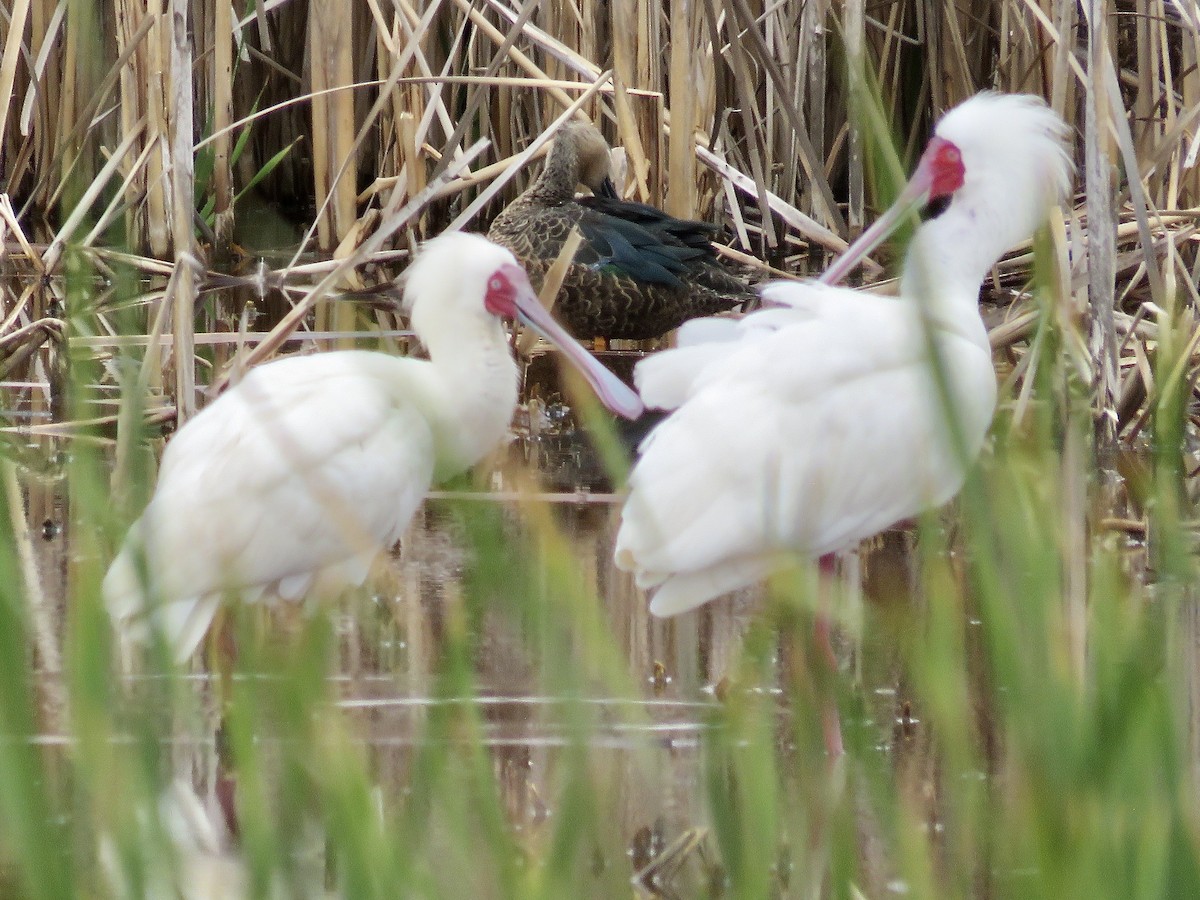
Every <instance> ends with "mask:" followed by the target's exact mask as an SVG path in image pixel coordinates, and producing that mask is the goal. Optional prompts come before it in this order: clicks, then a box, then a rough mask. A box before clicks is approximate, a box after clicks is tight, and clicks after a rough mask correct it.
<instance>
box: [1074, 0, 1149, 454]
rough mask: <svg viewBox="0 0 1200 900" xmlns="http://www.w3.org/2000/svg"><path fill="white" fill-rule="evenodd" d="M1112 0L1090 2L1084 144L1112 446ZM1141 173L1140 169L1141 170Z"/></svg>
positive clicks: (1092, 275)
mask: <svg viewBox="0 0 1200 900" xmlns="http://www.w3.org/2000/svg"><path fill="white" fill-rule="evenodd" d="M1109 15H1110V7H1109V4H1108V2H1107V0H1088V2H1087V3H1086V4H1085V5H1084V19H1085V21H1086V24H1087V34H1088V82H1087V88H1088V90H1087V111H1086V125H1085V130H1084V144H1085V148H1086V156H1087V172H1086V178H1087V196H1088V202H1087V208H1088V234H1089V239H1088V293H1089V296H1090V305H1091V314H1092V322H1091V331H1090V346H1091V352H1092V361H1093V365H1094V366H1095V376H1094V389H1095V391H1096V395H1097V396H1096V406H1097V409H1098V410H1099V416H1098V422H1097V425H1098V436H1099V438H1100V440H1101V441H1103V442H1104V444H1105V445H1106V446H1109V445H1111V444H1112V443H1113V442H1115V440H1116V436H1117V433H1116V427H1117V415H1116V401H1117V391H1118V389H1119V385H1118V382H1117V359H1116V347H1117V340H1116V330H1115V326H1114V324H1113V300H1114V283H1115V281H1116V255H1115V247H1114V237H1113V236H1114V234H1115V232H1116V226H1117V221H1116V214H1115V211H1114V210H1113V205H1112V195H1113V169H1112V163H1111V162H1110V160H1111V154H1110V151H1109V147H1108V144H1109V127H1108V126H1109V121H1110V120H1109V116H1110V110H1111V107H1110V104H1109V97H1108V90H1107V80H1106V78H1105V73H1107V71H1108V61H1109V56H1108V28H1107V20H1108V16H1109ZM1135 171H1136V169H1135Z"/></svg>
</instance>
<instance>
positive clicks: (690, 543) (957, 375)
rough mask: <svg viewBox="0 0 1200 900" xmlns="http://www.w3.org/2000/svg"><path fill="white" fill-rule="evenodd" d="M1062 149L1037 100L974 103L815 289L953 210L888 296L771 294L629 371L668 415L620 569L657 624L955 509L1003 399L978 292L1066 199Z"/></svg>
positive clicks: (639, 474)
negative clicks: (791, 564) (913, 212)
mask: <svg viewBox="0 0 1200 900" xmlns="http://www.w3.org/2000/svg"><path fill="white" fill-rule="evenodd" d="M1065 134H1066V126H1065V125H1064V124H1063V122H1062V121H1061V119H1059V117H1058V116H1057V115H1055V114H1054V113H1053V112H1051V111H1050V110H1049V109H1048V108H1047V107H1046V106H1045V104H1043V103H1042V102H1041V101H1040V100H1038V99H1036V98H1033V97H1025V96H1010V95H999V94H981V95H979V96H977V97H974V98H972V99H971V100H968V101H967V102H965V103H963V104H962V105H960V106H958V107H956V108H955V109H954V110H952V111H950V112H949V113H947V114H946V116H945V117H944V118H943V119H942V120H941V122H939V124H938V126H937V128H936V132H935V138H934V139H933V140H932V141H931V142H930V145H929V148H928V149H927V150H926V152H925V154H924V155H923V157H922V160H921V163H920V165H919V166H918V169H917V172H916V173H915V174H914V176H913V179H912V180H911V181H910V182H909V185H908V187H907V188H906V189H905V191H904V193H903V194H902V196H901V200H900V201H898V203H897V206H896V207H894V208H893V210H892V211H889V213H888V214H886V215H885V216H884V217H882V218H881V219H880V221H879V222H878V223H877V224H876V226H875V227H873V228H872V229H870V230H869V231H868V232H867V233H866V234H864V235H863V238H862V239H860V241H859V242H857V243H856V244H855V246H854V247H852V248H851V249H850V250H849V251H847V254H846V257H845V258H844V259H843V260H842V261H839V263H838V264H836V265H835V266H834V267H833V268H831V270H830V272H828V273H826V279H823V281H824V280H830V281H832V280H837V279H840V278H841V277H842V276H843V275H844V274H845V272H846V271H847V270H848V268H849V266H850V265H852V264H853V263H854V262H855V261H856V260H857V259H860V258H861V257H862V256H863V255H865V254H866V253H868V252H870V250H871V249H872V248H873V247H874V246H876V245H877V244H878V243H879V242H880V240H882V238H883V237H884V236H886V234H887V233H888V232H889V231H891V230H893V229H894V228H895V226H896V224H898V222H899V221H900V220H901V217H902V215H903V213H904V212H905V211H907V210H908V209H911V207H912V206H913V205H915V204H918V203H924V202H926V201H927V200H928V199H930V198H931V197H939V196H949V198H950V204H949V206H948V207H947V208H946V210H945V211H944V212H943V213H942V214H941V215H940V216H939V217H937V218H935V219H933V220H931V221H929V222H927V223H926V224H924V225H923V226H922V227H921V228H920V229H919V230H918V231H917V234H916V235H915V237H914V239H913V242H912V245H911V247H910V249H909V252H908V255H907V257H906V261H905V267H904V273H903V276H902V278H901V282H900V296H899V297H883V296H877V295H872V294H865V293H860V292H856V291H852V290H849V289H845V288H835V287H832V286H830V285H829V284H824V283H783V282H781V283H776V284H772V285H769V286H767V287H766V288H765V289H764V290H763V292H762V293H763V297H764V299H765V300H767V301H769V302H772V303H775V304H778V306H777V307H775V308H771V309H766V310H764V311H762V312H758V313H754V314H752V315H749V316H746V317H745V318H744V319H742V320H741V321H739V322H724V323H721V324H716V323H713V322H709V323H703V322H702V321H700V322H696V323H695V324H694V325H693V326H691V327H690V328H685V329H684V331H683V333H682V334H681V341H680V344H681V346H680V347H679V348H678V349H674V350H668V351H665V352H663V353H661V354H658V355H657V356H654V357H651V358H649V359H647V360H645V361H643V362H642V363H640V364H639V365H638V367H637V369H636V371H635V379H636V382H637V385H638V388H639V390H640V391H641V394H642V398H643V400H644V401H645V402H646V404H647V405H648V406H652V407H660V408H665V409H674V410H675V412H674V413H673V414H672V415H671V416H669V417H668V418H667V419H666V420H665V421H664V422H663V423H662V424H661V425H660V426H659V427H658V428H657V429H656V430H655V431H654V432H652V433H651V434H650V436H649V437H648V438H647V439H646V440H645V441H644V442H643V444H642V446H641V448H640V452H641V458H640V459H639V461H638V463H637V465H636V466H635V468H634V471H633V473H632V475H631V478H630V486H631V493H630V496H629V499H628V500H627V502H626V505H625V508H624V510H623V512H622V519H621V527H620V531H619V533H618V535H617V544H616V553H615V557H616V562H617V565H618V566H619V567H621V568H623V569H626V570H629V571H632V572H634V573H635V574H636V577H637V582H638V584H639V585H640V586H641V587H644V588H657V591H656V593H655V595H654V597H653V600H652V602H651V606H650V608H651V611H652V612H653V613H655V614H656V615H673V614H675V613H679V612H683V611H686V610H689V609H692V608H694V607H696V606H698V605H700V604H702V603H704V602H706V601H708V600H711V599H712V598H714V597H716V596H718V595H719V594H723V593H725V592H727V591H731V590H734V589H736V588H739V587H743V586H745V585H748V584H750V583H752V582H754V581H757V580H759V579H761V578H763V577H765V576H767V575H769V574H770V573H771V572H772V571H774V570H775V569H777V568H778V567H780V566H781V565H783V564H785V563H786V562H787V561H789V560H791V559H794V557H795V554H801V555H804V556H808V557H811V558H816V557H820V556H823V555H825V554H829V553H833V552H837V551H840V550H843V549H847V548H849V547H852V546H854V545H855V544H856V543H857V542H858V541H860V540H862V539H863V538H866V537H869V536H870V535H873V534H875V533H877V532H879V531H881V530H883V529H885V528H887V527H889V526H890V525H892V524H894V523H895V522H897V521H899V520H901V519H905V518H908V517H911V516H913V515H916V514H917V513H919V512H921V511H922V510H924V509H927V508H930V507H933V506H937V505H939V504H941V503H944V502H945V501H946V500H948V499H950V498H951V497H952V496H954V494H956V493H957V492H958V490H959V488H960V487H961V486H962V482H963V479H964V477H965V469H966V466H967V465H969V463H970V462H971V461H972V460H973V459H974V458H975V456H976V455H977V454H978V452H979V449H980V447H981V445H982V443H983V439H984V437H985V435H986V432H987V428H988V425H989V423H990V421H991V417H992V411H993V407H994V405H995V398H996V386H995V375H994V372H993V369H992V362H991V350H990V347H989V345H988V339H987V333H986V330H985V328H984V326H983V322H982V320H981V319H980V316H979V310H978V294H979V285H980V282H981V281H982V280H983V278H984V277H985V276H986V274H987V272H988V270H989V269H990V268H991V267H992V266H993V265H994V264H995V263H996V261H997V260H998V259H999V257H1000V256H1001V255H1002V254H1003V253H1004V252H1005V251H1006V250H1007V249H1009V248H1010V247H1011V246H1013V245H1014V244H1017V243H1019V242H1020V241H1022V240H1024V239H1026V238H1028V237H1029V236H1030V235H1031V234H1032V233H1033V232H1034V231H1035V230H1036V228H1037V226H1038V225H1039V224H1040V223H1041V222H1042V221H1043V219H1044V217H1045V215H1046V212H1047V210H1048V208H1049V207H1051V206H1052V205H1054V204H1055V203H1057V202H1059V200H1060V199H1061V198H1062V196H1063V194H1064V193H1065V191H1066V190H1067V187H1068V184H1069V180H1070V174H1071V167H1070V161H1069V159H1068V157H1067V155H1066V152H1065V150H1064V146H1063V140H1064V137H1065ZM931 346H936V348H937V356H938V359H939V368H940V371H941V372H943V373H944V375H945V381H946V387H947V391H948V399H949V403H947V402H946V400H947V397H945V396H943V395H942V394H941V393H939V389H938V382H937V379H936V377H935V374H934V373H935V367H934V366H933V365H931V353H930V347H931ZM955 433H957V435H958V436H959V438H960V441H959V442H958V443H957V445H956V441H955V440H954V439H953V438H952V434H955Z"/></svg>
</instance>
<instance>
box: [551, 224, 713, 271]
mask: <svg viewBox="0 0 1200 900" xmlns="http://www.w3.org/2000/svg"><path fill="white" fill-rule="evenodd" d="M577 224H578V225H579V230H580V231H581V232H582V233H583V237H584V241H585V243H584V246H583V247H581V248H580V249H579V251H578V252H577V253H576V254H575V261H576V262H577V263H579V264H581V265H591V266H599V267H601V268H607V269H609V270H610V271H612V270H615V271H616V272H617V273H618V274H622V275H627V276H629V277H630V278H633V279H635V280H637V281H645V282H649V283H651V284H665V285H669V286H671V287H681V286H682V285H683V282H682V281H681V280H680V278H679V276H681V275H686V274H687V273H688V270H689V268H690V266H689V264H694V263H696V262H698V261H700V260H701V259H703V258H705V257H706V256H711V255H712V251H711V250H709V249H707V248H706V249H705V250H698V249H696V248H693V247H688V246H685V245H684V244H682V243H680V242H679V241H677V240H675V239H674V238H673V237H672V236H671V235H669V234H665V233H656V232H654V231H652V230H650V229H648V228H645V227H643V226H641V225H639V224H638V223H637V222H631V221H628V220H625V219H618V218H616V217H614V216H609V215H604V214H601V213H597V212H596V211H594V210H591V209H585V210H584V213H583V215H582V216H580V217H579V222H578V223H577Z"/></svg>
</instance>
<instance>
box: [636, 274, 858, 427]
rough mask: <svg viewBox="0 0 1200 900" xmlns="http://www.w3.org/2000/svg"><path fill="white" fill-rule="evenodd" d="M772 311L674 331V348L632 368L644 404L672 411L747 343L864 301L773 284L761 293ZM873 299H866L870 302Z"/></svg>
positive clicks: (813, 287) (806, 286)
mask: <svg viewBox="0 0 1200 900" xmlns="http://www.w3.org/2000/svg"><path fill="white" fill-rule="evenodd" d="M760 293H761V294H762V296H763V299H764V300H769V301H770V302H773V303H778V304H780V305H779V306H777V307H772V308H769V309H763V310H760V311H758V312H754V313H751V314H749V315H747V316H743V317H742V318H740V319H735V318H731V317H727V316H720V317H717V316H714V317H711V318H701V319H692V320H691V321H688V322H685V323H684V324H683V325H682V326H681V327H680V329H679V333H678V345H677V346H676V347H675V348H673V349H671V350H664V351H662V352H661V353H656V354H654V355H653V356H649V357H647V358H646V359H644V360H642V361H641V362H640V363H638V364H637V366H636V368H635V369H634V383H635V384H636V385H637V388H638V392H639V393H640V394H641V396H642V400H643V402H645V404H646V405H647V406H649V407H652V408H655V409H677V408H678V407H679V406H680V405H682V404H683V403H684V402H685V401H686V400H687V399H688V397H690V396H691V395H692V394H693V393H694V392H695V390H696V389H697V388H698V387H700V386H701V385H703V384H704V382H705V381H706V373H709V372H710V370H713V371H719V369H714V368H713V367H716V366H719V365H720V363H721V361H722V360H724V359H726V358H728V357H729V356H731V355H733V354H735V353H738V352H740V351H741V350H743V349H744V348H745V347H747V346H748V345H750V344H754V343H757V342H759V341H763V340H766V339H768V338H770V337H771V336H772V335H774V334H775V333H776V332H778V331H779V330H780V329H783V328H788V327H790V326H792V325H796V324H802V323H804V322H806V321H810V320H811V319H813V318H814V317H816V316H821V315H825V316H830V315H832V316H837V315H839V314H840V313H839V310H838V307H845V306H846V305H848V304H849V305H851V306H855V305H856V304H857V303H858V298H861V297H863V296H864V295H862V294H857V293H855V292H853V291H847V290H846V289H844V288H835V287H830V286H828V285H823V284H819V283H817V282H793V281H782V282H772V283H771V284H768V285H766V286H764V287H763V288H761V289H760ZM873 299H875V298H869V299H868V300H867V301H866V302H868V303H869V302H870V301H871V300H873Z"/></svg>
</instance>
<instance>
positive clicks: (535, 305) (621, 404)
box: [516, 290, 645, 419]
mask: <svg viewBox="0 0 1200 900" xmlns="http://www.w3.org/2000/svg"><path fill="white" fill-rule="evenodd" d="M516 306H517V318H519V319H520V320H521V322H523V323H524V324H526V325H528V326H529V327H530V328H532V329H533V330H534V331H536V332H538V333H539V334H540V335H541V336H542V337H544V338H545V339H546V340H548V341H550V342H551V343H552V344H554V345H555V346H556V347H558V349H559V350H561V351H562V353H563V355H564V356H566V357H567V359H569V360H570V361H571V363H572V365H574V366H575V368H577V369H578V370H579V371H580V372H581V373H582V375H583V377H584V378H586V379H587V382H588V384H589V385H591V387H592V390H593V391H595V392H596V396H597V397H599V398H600V402H601V403H603V404H604V405H605V406H607V407H608V408H609V409H610V410H612V412H614V413H616V414H617V415H618V416H622V417H624V418H626V419H636V418H637V417H638V416H640V415H641V414H642V412H643V411H644V410H645V407H644V406H643V405H642V400H641V398H640V397H639V396H638V395H637V393H636V392H635V391H634V390H633V388H631V387H629V386H628V385H627V384H625V383H624V382H623V381H621V379H619V378H618V377H617V376H616V375H614V374H613V373H612V372H610V371H609V370H608V369H606V368H604V366H602V365H600V363H599V361H597V359H596V357H594V356H592V354H590V353H588V352H587V351H586V350H584V349H583V346H582V345H581V344H580V343H579V342H578V341H577V340H575V338H573V337H571V335H569V334H567V332H566V331H564V330H563V327H562V326H561V325H559V324H558V323H557V322H555V321H554V319H553V318H551V316H550V312H549V311H548V310H547V309H546V307H544V306H542V303H541V301H540V300H538V298H537V295H536V294H534V293H533V292H532V291H524V290H519V291H518V293H517V302H516Z"/></svg>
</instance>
